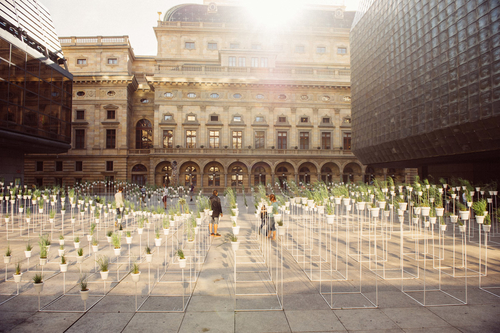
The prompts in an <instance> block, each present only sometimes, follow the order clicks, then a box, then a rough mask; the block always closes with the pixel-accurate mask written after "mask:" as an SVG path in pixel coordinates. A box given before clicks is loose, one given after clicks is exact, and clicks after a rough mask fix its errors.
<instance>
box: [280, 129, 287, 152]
mask: <svg viewBox="0 0 500 333" xmlns="http://www.w3.org/2000/svg"><path fill="white" fill-rule="evenodd" d="M287 135H288V133H287V132H278V149H287Z"/></svg>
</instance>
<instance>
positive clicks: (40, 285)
mask: <svg viewBox="0 0 500 333" xmlns="http://www.w3.org/2000/svg"><path fill="white" fill-rule="evenodd" d="M33 287H35V291H36V292H37V293H38V294H39V293H41V292H42V290H43V282H41V283H33Z"/></svg>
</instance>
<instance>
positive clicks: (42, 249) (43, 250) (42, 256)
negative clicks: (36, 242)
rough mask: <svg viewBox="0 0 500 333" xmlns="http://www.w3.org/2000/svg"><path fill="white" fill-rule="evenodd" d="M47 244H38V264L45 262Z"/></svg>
mask: <svg viewBox="0 0 500 333" xmlns="http://www.w3.org/2000/svg"><path fill="white" fill-rule="evenodd" d="M47 255H48V251H47V245H46V244H44V243H41V244H40V265H41V266H43V265H45V264H46V263H47Z"/></svg>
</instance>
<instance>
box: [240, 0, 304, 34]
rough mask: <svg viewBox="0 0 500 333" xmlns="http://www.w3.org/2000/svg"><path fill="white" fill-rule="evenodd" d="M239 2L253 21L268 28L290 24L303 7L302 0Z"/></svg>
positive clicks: (252, 0) (253, 0) (248, 0)
mask: <svg viewBox="0 0 500 333" xmlns="http://www.w3.org/2000/svg"><path fill="white" fill-rule="evenodd" d="M241 3H242V5H243V6H244V7H245V8H246V10H247V12H248V14H249V15H251V16H252V18H253V20H254V22H256V23H257V24H258V25H259V26H262V27H264V28H268V29H269V28H271V29H272V28H279V27H282V26H285V25H288V24H291V23H292V22H293V19H294V18H295V16H296V15H297V14H298V13H299V11H300V10H301V9H302V8H303V7H304V3H303V2H302V1H296V0H295V1H294V0H291V1H290V0H246V1H241Z"/></svg>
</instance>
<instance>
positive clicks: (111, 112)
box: [106, 110, 115, 119]
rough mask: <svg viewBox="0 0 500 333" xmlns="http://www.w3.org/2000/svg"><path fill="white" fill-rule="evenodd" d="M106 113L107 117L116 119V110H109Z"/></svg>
mask: <svg viewBox="0 0 500 333" xmlns="http://www.w3.org/2000/svg"><path fill="white" fill-rule="evenodd" d="M106 113H107V114H106V116H107V119H115V110H108V111H107V112H106Z"/></svg>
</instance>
